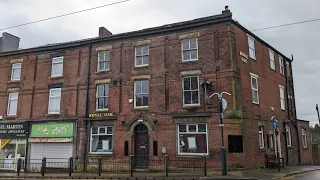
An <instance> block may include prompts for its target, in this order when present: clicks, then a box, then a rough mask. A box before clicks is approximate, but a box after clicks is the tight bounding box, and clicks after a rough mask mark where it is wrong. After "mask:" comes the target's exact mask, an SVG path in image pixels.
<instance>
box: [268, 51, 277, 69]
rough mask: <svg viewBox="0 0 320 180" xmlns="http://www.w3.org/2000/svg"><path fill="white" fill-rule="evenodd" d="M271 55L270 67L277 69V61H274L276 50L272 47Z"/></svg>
mask: <svg viewBox="0 0 320 180" xmlns="http://www.w3.org/2000/svg"><path fill="white" fill-rule="evenodd" d="M269 57H270V67H271V69H273V70H276V63H275V61H274V52H273V51H272V50H271V49H269Z"/></svg>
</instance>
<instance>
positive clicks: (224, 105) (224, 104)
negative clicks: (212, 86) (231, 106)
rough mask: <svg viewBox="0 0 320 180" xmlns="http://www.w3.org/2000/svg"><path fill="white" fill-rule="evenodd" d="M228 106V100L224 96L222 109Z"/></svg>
mask: <svg viewBox="0 0 320 180" xmlns="http://www.w3.org/2000/svg"><path fill="white" fill-rule="evenodd" d="M227 106H228V103H227V101H226V100H225V99H224V98H222V110H226V109H227Z"/></svg>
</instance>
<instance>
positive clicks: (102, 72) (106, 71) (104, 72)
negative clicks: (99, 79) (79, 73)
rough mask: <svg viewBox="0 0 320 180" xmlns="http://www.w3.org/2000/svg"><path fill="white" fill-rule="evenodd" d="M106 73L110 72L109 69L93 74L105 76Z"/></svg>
mask: <svg viewBox="0 0 320 180" xmlns="http://www.w3.org/2000/svg"><path fill="white" fill-rule="evenodd" d="M108 72H110V69H108V70H105V71H97V72H95V74H106V73H108Z"/></svg>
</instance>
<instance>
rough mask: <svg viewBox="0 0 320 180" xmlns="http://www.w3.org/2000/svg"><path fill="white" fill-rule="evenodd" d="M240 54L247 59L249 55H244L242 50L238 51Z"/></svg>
mask: <svg viewBox="0 0 320 180" xmlns="http://www.w3.org/2000/svg"><path fill="white" fill-rule="evenodd" d="M240 56H242V57H244V58H246V59H248V58H249V57H248V55H246V54H245V53H243V52H242V51H240Z"/></svg>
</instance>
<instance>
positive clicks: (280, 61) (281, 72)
mask: <svg viewBox="0 0 320 180" xmlns="http://www.w3.org/2000/svg"><path fill="white" fill-rule="evenodd" d="M279 65H280V66H279V67H280V74H282V75H284V62H283V58H282V57H281V56H279Z"/></svg>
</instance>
